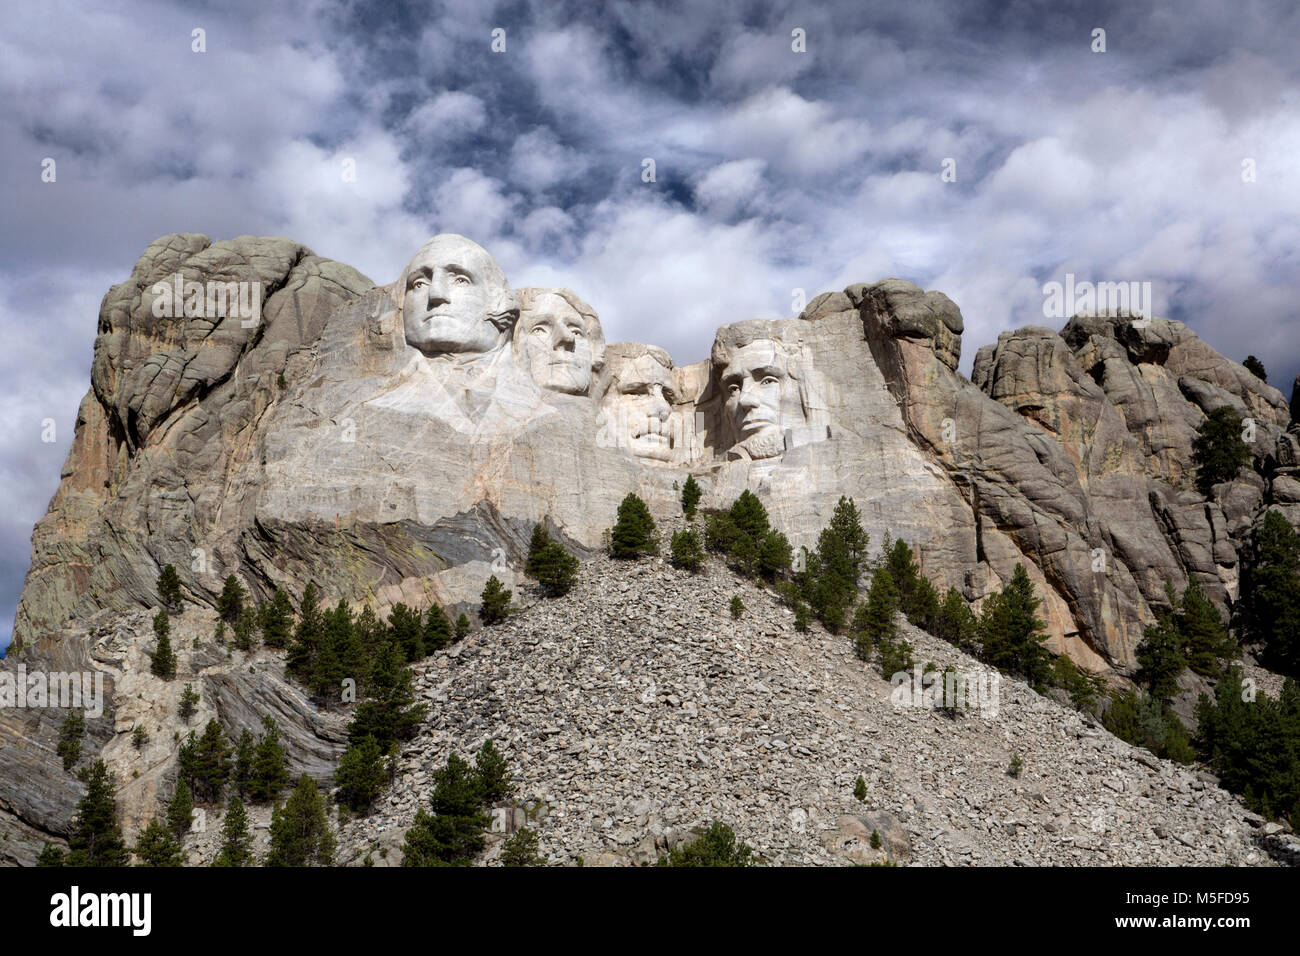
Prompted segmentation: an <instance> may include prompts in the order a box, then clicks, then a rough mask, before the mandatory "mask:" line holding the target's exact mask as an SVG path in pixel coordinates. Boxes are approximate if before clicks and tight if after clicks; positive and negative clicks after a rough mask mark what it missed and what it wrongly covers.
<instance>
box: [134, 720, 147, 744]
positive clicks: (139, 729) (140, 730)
mask: <svg viewBox="0 0 1300 956" xmlns="http://www.w3.org/2000/svg"><path fill="white" fill-rule="evenodd" d="M148 742H149V731H147V730H145V729H144V724H136V725H135V727H134V728H133V729H132V731H131V746H132V747H134V748H135V749H136V750H143V749H144V745H145V744H147V743H148Z"/></svg>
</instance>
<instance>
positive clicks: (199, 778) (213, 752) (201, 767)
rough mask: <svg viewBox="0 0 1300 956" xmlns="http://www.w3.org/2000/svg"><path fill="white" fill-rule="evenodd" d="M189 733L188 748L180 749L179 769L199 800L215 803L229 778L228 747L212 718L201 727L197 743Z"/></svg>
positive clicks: (223, 734)
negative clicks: (201, 734)
mask: <svg viewBox="0 0 1300 956" xmlns="http://www.w3.org/2000/svg"><path fill="white" fill-rule="evenodd" d="M193 736H194V735H193V733H191V734H190V742H192V744H191V746H190V747H189V748H188V749H186V748H182V752H181V754H180V761H179V762H180V770H181V773H182V774H184V775H185V779H186V782H188V783H189V785H190V789H191V790H192V791H193V792H194V795H195V797H196V798H198V799H199V800H204V801H209V802H211V801H215V800H219V799H220V798H221V790H222V788H223V787H224V786H225V785H226V778H227V777H228V776H229V775H230V744H229V743H228V742H227V741H226V735H225V732H224V731H222V729H221V724H220V723H219V722H218V721H217V719H216V718H215V717H214V718H212V719H211V720H209V721H208V723H207V726H206V727H204V728H203V736H201V737H199V738H198V740H197V741H194V740H193Z"/></svg>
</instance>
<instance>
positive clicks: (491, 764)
mask: <svg viewBox="0 0 1300 956" xmlns="http://www.w3.org/2000/svg"><path fill="white" fill-rule="evenodd" d="M474 769H475V771H476V772H477V773H478V778H479V789H480V790H481V792H482V797H481V799H482V801H483V802H484V803H496V802H498V801H500V800H504V799H505V798H506V797H508V796H510V794H512V793H514V792H515V787H514V784H513V783H512V782H511V780H510V771H509V769H508V767H507V766H506V758H505V757H503V756H502V755H501V751H499V750H497V745H496V744H494V743H493V742H492V739H491V738H488V739H487V740H485V741H483V746H482V747H481V748H479V752H478V754H477V755H476V756H475V757H474Z"/></svg>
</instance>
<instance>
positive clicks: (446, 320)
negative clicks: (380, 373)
mask: <svg viewBox="0 0 1300 956" xmlns="http://www.w3.org/2000/svg"><path fill="white" fill-rule="evenodd" d="M399 296H400V300H401V311H402V326H403V328H404V330H405V332H406V341H407V344H408V345H411V346H413V347H414V348H417V349H419V350H420V351H421V352H423V353H424V354H425V355H427V356H430V357H433V356H435V355H442V354H448V353H470V354H473V353H484V352H493V351H496V350H497V349H499V348H501V347H502V346H503V345H504V344H505V343H506V342H507V341H508V340H509V338H510V332H511V330H512V329H513V327H514V322H515V319H516V318H517V317H518V315H519V303H518V299H517V298H516V297H515V295H514V293H512V292H511V291H510V287H509V286H508V285H507V283H506V277H505V273H503V272H502V271H501V267H500V266H498V265H497V263H496V260H495V259H493V258H492V257H491V256H490V255H488V253H487V250H485V249H484V248H483V247H482V246H480V245H478V243H476V242H472V241H471V240H469V239H466V238H465V237H464V236H457V235H453V234H450V233H444V234H443V235H439V236H434V237H433V238H432V239H430V240H429V241H428V242H426V243H425V244H424V245H423V246H421V247H420V250H419V251H418V252H417V253H416V254H415V256H414V257H413V258H412V259H411V261H410V263H408V264H407V266H406V270H405V271H404V272H403V273H402V279H401V282H400V288H399Z"/></svg>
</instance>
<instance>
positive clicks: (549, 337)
mask: <svg viewBox="0 0 1300 956" xmlns="http://www.w3.org/2000/svg"><path fill="white" fill-rule="evenodd" d="M528 305H529V307H528V308H526V309H525V310H524V311H523V312H522V313H521V314H520V318H519V327H518V328H517V329H516V332H515V341H516V342H517V343H518V344H519V348H520V351H521V352H522V353H523V360H524V362H523V364H524V365H526V366H527V368H528V370H529V372H531V373H532V376H533V381H534V382H536V383H537V384H538V385H539V386H540V387H542V388H547V389H551V390H552V391H556V392H565V393H567V394H570V395H586V394H587V392H588V390H589V389H590V388H591V372H592V364H593V360H594V358H595V356H594V350H595V348H596V346H597V344H598V343H599V329H598V328H597V329H594V330H593V329H591V328H590V325H589V323H588V320H587V318H586V317H584V316H583V315H582V314H581V313H579V312H578V310H577V309H576V308H574V306H573V305H572V304H571V303H570V302H569V301H568V300H567V299H565V298H564V297H563V296H561V295H558V294H556V293H554V292H546V293H543V294H542V295H540V296H538V297H537V298H536V299H533V300H531V301H530V302H529V303H528ZM593 318H594V317H593ZM593 331H594V332H595V335H592V334H590V333H591V332H593Z"/></svg>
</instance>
